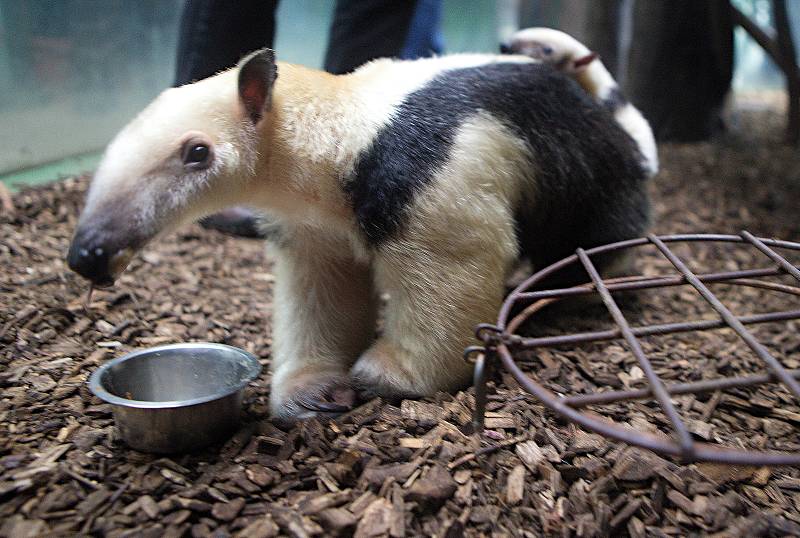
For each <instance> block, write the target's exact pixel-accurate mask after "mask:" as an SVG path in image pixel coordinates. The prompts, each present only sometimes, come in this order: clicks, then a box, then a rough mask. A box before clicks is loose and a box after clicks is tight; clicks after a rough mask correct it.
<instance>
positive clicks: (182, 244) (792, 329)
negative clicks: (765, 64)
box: [0, 112, 800, 537]
mask: <svg viewBox="0 0 800 538" xmlns="http://www.w3.org/2000/svg"><path fill="white" fill-rule="evenodd" d="M737 122H738V123H737V126H736V132H735V134H730V135H728V136H726V137H725V138H724V139H722V140H719V141H717V142H715V143H714V144H697V145H665V146H664V147H663V148H662V160H663V171H662V172H661V173H660V175H659V176H658V177H657V178H656V180H655V181H654V183H653V187H652V189H653V199H654V209H655V222H654V226H653V229H654V231H656V232H658V233H673V232H722V233H735V232H738V231H739V230H740V229H743V228H746V229H749V230H750V231H752V232H753V233H755V234H756V235H760V236H770V237H779V238H783V239H787V240H795V241H797V240H800V219H798V214H797V209H798V200H800V154H798V153H797V151H796V150H794V149H791V148H787V147H785V146H782V145H781V144H779V138H780V135H781V123H780V119H779V118H778V116H777V115H775V114H766V113H763V112H762V113H743V114H740V115H739V116H738V117H737ZM86 184H87V181H86V178H72V179H68V180H66V181H62V182H59V183H56V184H53V185H51V186H48V187H45V188H39V189H32V190H24V191H22V192H19V193H17V194H15V195H14V196H13V198H12V200H11V202H12V203H13V213H9V211H8V208H6V210H5V211H4V213H3V214H2V215H0V294H2V295H0V296H1V297H2V300H0V365H2V366H0V387H2V392H1V393H0V536H14V537H18V536H39V535H75V534H82V535H103V536H154V537H156V536H158V537H160V536H209V535H212V536H219V537H224V536H231V535H241V536H248V537H258V536H276V535H289V536H321V535H335V534H342V535H353V534H354V535H355V536H383V535H389V536H393V537H397V536H405V535H409V536H411V535H436V536H460V535H462V534H466V535H469V536H480V535H498V536H503V535H508V536H539V535H553V536H572V535H574V536H605V535H630V536H637V537H639V536H686V535H718V536H736V535H738V536H786V535H800V472H799V471H798V470H797V469H792V468H774V469H770V468H756V467H728V466H724V465H719V464H694V465H680V464H678V463H677V462H675V461H672V460H670V459H669V458H663V457H660V456H657V455H655V454H652V453H650V452H647V451H645V450H640V449H635V448H631V447H628V446H626V445H624V444H620V443H616V442H612V441H609V440H606V439H604V438H602V437H600V436H598V435H595V434H592V433H589V432H584V431H582V430H580V429H579V428H576V427H575V426H574V425H570V424H568V423H566V422H565V421H564V420H563V419H561V418H559V417H557V416H556V415H554V414H553V413H551V412H549V411H547V410H546V409H545V408H544V407H543V406H542V405H541V404H539V403H537V402H536V401H535V400H534V398H533V397H531V396H530V395H527V394H526V393H524V392H522V391H521V390H520V389H519V388H518V387H517V385H516V384H515V383H514V381H513V380H512V379H511V378H510V377H509V376H508V375H505V374H503V373H498V374H496V376H495V378H494V380H493V381H492V383H491V391H490V393H491V396H490V402H489V413H488V414H487V428H488V430H487V432H486V434H485V435H484V436H482V437H480V438H478V437H476V436H473V435H470V434H469V433H468V431H469V423H470V419H471V411H472V409H473V406H474V398H473V395H472V389H470V390H466V391H462V392H459V393H457V394H455V395H446V394H441V395H439V396H437V397H436V398H432V399H428V400H424V401H410V400H409V401H403V402H393V403H389V402H383V401H381V400H373V401H369V402H366V403H363V404H362V405H361V406H360V407H358V408H357V409H355V410H354V411H352V412H350V413H347V414H346V415H344V416H342V417H340V418H339V419H337V420H336V421H333V422H320V421H316V420H310V421H307V422H304V423H302V424H298V425H297V426H295V427H293V428H291V429H281V428H279V427H277V426H276V425H274V424H272V423H271V422H270V421H269V419H268V406H267V402H268V391H269V388H268V387H269V374H268V369H267V368H265V369H264V373H263V374H262V376H261V378H260V379H259V380H258V382H257V383H255V384H254V385H253V386H252V387H250V388H249V389H248V391H247V395H246V402H245V404H246V407H245V420H244V424H243V426H242V428H241V429H240V430H239V431H238V432H237V433H236V434H235V436H234V437H233V438H231V439H230V440H229V441H227V442H226V443H224V444H223V445H221V446H214V447H210V448H208V449H205V450H203V451H201V452H199V453H196V454H190V455H182V456H170V457H163V456H157V455H150V454H144V453H140V452H136V451H133V450H130V449H128V448H126V447H125V445H124V444H123V443H122V442H121V441H120V440H119V438H118V435H117V433H116V432H115V430H114V426H113V422H112V417H111V412H110V408H109V406H108V405H106V404H104V403H103V402H101V401H100V400H98V399H96V398H94V397H92V396H91V394H90V393H89V391H88V390H87V387H86V380H87V377H88V376H89V374H90V373H91V372H92V371H93V370H94V369H95V368H96V367H97V366H99V365H100V364H102V363H103V362H104V361H106V360H108V359H110V358H112V357H115V356H118V355H120V354H122V353H125V352H127V351H130V350H133V349H137V348H141V347H145V346H152V345H156V344H161V343H171V342H183V341H191V340H196V341H214V342H223V343H227V344H231V345H234V346H239V347H242V348H244V349H247V350H249V351H250V352H252V353H254V354H255V355H257V356H258V357H260V359H261V361H262V363H263V364H264V365H265V366H267V365H268V364H269V358H270V341H271V339H270V312H271V300H272V296H271V287H272V281H273V277H272V275H271V272H270V264H269V262H268V260H267V259H265V256H264V249H263V246H262V245H261V244H259V243H257V242H252V241H247V240H237V239H233V238H227V237H223V236H221V235H219V234H216V233H213V232H208V231H205V230H202V229H201V228H199V227H198V226H192V227H189V228H186V229H184V230H183V231H181V232H180V233H177V234H173V235H171V236H169V237H166V238H163V239H162V240H160V241H158V242H157V243H155V244H153V245H152V246H150V247H149V248H148V249H147V250H146V251H145V252H144V253H143V254H142V255H141V256H139V257H138V258H137V260H136V261H135V262H134V263H133V264H132V266H131V268H130V270H129V271H128V272H127V273H126V274H125V275H124V276H123V277H122V279H121V280H120V282H119V283H118V285H117V286H115V287H114V288H112V289H108V290H96V291H95V294H94V296H93V298H92V303H91V305H90V307H89V308H88V310H87V309H86V308H85V307H84V304H83V302H84V299H85V296H86V291H87V288H86V285H85V283H84V282H82V281H81V280H80V279H79V278H78V277H76V276H75V275H73V274H72V273H70V272H69V271H68V270H67V269H66V267H65V265H64V262H63V258H64V254H65V252H66V248H67V245H68V242H69V239H70V235H71V232H72V230H73V229H74V226H75V222H76V219H77V215H78V213H79V209H80V207H81V203H82V197H83V193H84V191H85V188H86ZM6 205H7V204H6ZM676 251H677V252H678V253H679V254H681V255H683V256H687V257H688V256H689V255H691V256H692V257H693V262H692V268H693V269H695V270H698V271H706V270H720V269H724V270H730V269H735V268H742V267H755V266H765V265H768V264H765V263H764V259H763V257H759V256H760V255H758V254H756V253H753V252H752V251H750V250H748V249H744V248H741V247H726V246H719V245H695V246H693V247H691V248H688V247H686V248H684V247H680V248H677V249H676ZM796 258H797V257H795V259H796ZM636 263H637V266H638V267H639V269H641V270H646V271H648V272H664V271H665V270H666V265H665V264H664V262H663V261H662V260H660V259H659V257H658V255H657V254H656V253H655V252H651V251H643V252H642V255H641V256H640V257H639V258H638V260H637V262H636ZM785 282H786V283H790V282H789V281H788V280H787V281H785ZM714 290H715V292H719V295H720V297H721V298H722V299H723V300H724V301H725V302H726V304H728V305H730V306H731V308H732V309H733V310H734V311H735V313H737V314H740V315H741V314H745V313H751V312H764V311H768V310H777V309H786V308H791V307H792V306H791V305H792V304H794V308H796V307H797V306H796V305H797V299H796V298H795V299H793V300H788V301H787V300H786V299H785V298H784V297H782V296H778V295H776V294H775V293H768V292H764V291H763V290H755V289H751V288H741V287H734V286H716V287H715V288H714ZM623 304H624V309H625V313H626V315H627V316H628V317H629V318H630V319H631V320H632V322H633V324H634V325H636V324H641V323H645V322H660V323H663V322H668V321H674V320H686V319H713V318H714V314H713V313H712V312H711V311H710V309H709V308H708V307H707V306H706V305H705V304H704V302H703V301H702V300H701V299H700V298H699V297H698V296H697V295H696V294H695V293H694V292H693V291H692V290H691V289H688V288H686V287H676V288H670V289H669V290H666V291H660V292H650V293H647V294H643V295H641V296H637V297H635V298H626V299H624V300H623ZM606 318H607V315H606V314H605V313H604V311H603V310H602V309H597V308H595V307H591V306H590V307H587V308H586V309H584V310H583V311H582V312H581V313H580V315H579V314H578V313H577V312H576V311H569V310H564V311H558V310H556V313H555V314H551V315H549V316H546V318H544V319H543V320H542V321H541V323H536V324H535V325H534V327H533V328H532V329H531V331H532V332H534V333H537V334H540V333H545V332H550V333H552V332H564V331H576V330H578V329H581V330H583V329H585V328H587V327H588V328H595V329H596V328H600V327H604V326H608V325H607V322H606ZM486 321H487V322H491V321H493V320H486ZM799 328H800V323H798V322H789V323H776V324H765V325H761V326H759V327H758V328H754V332H755V334H756V335H757V336H758V337H759V338H760V339H761V340H762V341H763V342H764V343H765V344H766V345H767V347H768V349H769V350H770V351H771V352H773V353H774V354H775V355H776V356H778V357H779V358H780V359H781V360H782V362H783V364H784V365H785V366H787V367H789V368H799V367H800V337H799V336H798V329H799ZM729 333H730V331H712V332H704V333H700V334H694V335H681V336H673V337H669V338H652V339H643V346H644V349H645V351H646V352H647V353H648V354H649V356H650V357H651V359H652V361H653V364H654V366H655V368H656V371H657V372H658V373H659V375H661V376H662V377H664V378H665V379H668V380H670V381H690V380H699V379H707V378H712V377H718V376H722V375H728V376H730V375H737V374H742V373H753V372H764V371H765V370H764V367H763V365H761V364H760V363H759V362H758V360H757V359H756V358H755V356H754V355H753V354H752V353H750V352H749V351H748V350H747V348H746V347H745V346H743V345H742V343H741V342H740V341H738V340H737V338H736V337H735V335H733V334H729ZM526 368H529V369H530V371H531V375H533V376H536V378H537V379H539V380H540V381H541V382H542V383H543V384H544V385H545V386H546V387H548V388H549V389H550V390H552V391H553V392H555V393H562V394H572V393H581V392H586V391H590V390H595V389H596V388H598V387H614V388H625V387H633V388H636V387H639V386H642V383H643V382H642V372H641V369H639V368H638V366H637V365H636V364H635V361H634V360H633V359H632V358H631V357H630V356H629V355H628V354H627V352H626V351H625V348H624V345H623V344H621V343H619V342H612V343H609V344H604V345H592V346H586V347H583V348H574V349H573V348H564V349H554V350H549V351H547V352H544V353H540V354H537V355H536V356H529V357H528V360H527V361H526ZM674 402H675V403H676V405H677V407H678V409H679V411H680V412H681V414H682V416H683V417H684V418H685V419H686V421H687V422H688V423H689V425H690V429H691V431H692V433H693V435H695V436H696V438H697V439H698V440H707V441H710V442H720V443H723V444H725V445H727V446H731V447H736V448H748V449H757V448H771V449H781V450H790V451H797V450H800V437H798V429H797V428H798V426H800V409H798V407H797V405H796V402H795V401H794V400H793V398H792V397H791V396H790V395H789V394H788V393H787V392H786V391H785V390H783V389H781V388H778V387H776V386H775V385H769V386H766V387H759V388H754V389H747V390H745V389H736V390H730V391H726V392H724V393H720V394H706V395H696V396H692V395H686V396H679V397H675V398H674ZM592 411H594V412H596V413H600V414H603V415H605V416H607V417H610V418H612V419H613V420H615V421H617V422H619V423H622V424H626V425H629V426H631V427H634V428H638V429H641V430H645V431H655V430H660V431H664V432H668V431H669V428H668V426H667V423H666V420H665V419H664V417H663V415H662V414H661V412H660V411H659V409H658V407H657V406H656V405H654V404H652V403H648V402H646V401H644V402H637V403H625V404H614V405H611V406H606V407H594V408H592Z"/></svg>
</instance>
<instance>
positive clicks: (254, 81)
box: [239, 49, 278, 123]
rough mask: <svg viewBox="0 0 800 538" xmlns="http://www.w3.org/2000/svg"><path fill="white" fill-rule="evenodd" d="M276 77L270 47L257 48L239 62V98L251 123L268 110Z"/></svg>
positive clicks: (272, 52)
mask: <svg viewBox="0 0 800 538" xmlns="http://www.w3.org/2000/svg"><path fill="white" fill-rule="evenodd" d="M276 78H278V67H277V66H276V65H275V52H274V51H272V50H270V49H261V50H257V51H255V52H253V53H251V54H249V55H247V56H245V57H244V58H242V61H240V62H239V100H240V101H241V102H242V105H243V106H244V109H245V111H247V116H248V117H249V118H250V120H252V122H253V123H258V122H259V121H260V120H261V118H263V117H264V113H265V112H267V111H268V110H269V108H270V105H271V103H270V101H271V97H272V86H273V85H274V84H275V79H276Z"/></svg>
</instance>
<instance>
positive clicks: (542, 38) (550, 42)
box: [510, 28, 591, 69]
mask: <svg viewBox="0 0 800 538" xmlns="http://www.w3.org/2000/svg"><path fill="white" fill-rule="evenodd" d="M510 49H511V51H512V52H514V53H516V54H524V55H525V56H529V57H531V58H535V59H537V60H540V61H542V62H544V63H548V64H552V65H555V66H557V67H559V68H563V69H570V68H571V67H572V66H571V63H572V62H574V61H575V60H578V59H580V58H584V57H586V56H587V55H589V54H591V51H590V50H589V48H588V47H586V45H584V44H583V43H581V42H580V41H578V40H577V39H575V38H574V37H572V36H571V35H569V34H567V33H564V32H561V31H559V30H554V29H552V28H526V29H524V30H520V31H518V32H516V33H515V34H514V35H513V36H511V40H510Z"/></svg>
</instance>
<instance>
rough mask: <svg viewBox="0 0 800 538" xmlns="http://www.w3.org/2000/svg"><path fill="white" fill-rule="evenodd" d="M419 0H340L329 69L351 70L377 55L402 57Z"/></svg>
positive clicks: (327, 57)
mask: <svg viewBox="0 0 800 538" xmlns="http://www.w3.org/2000/svg"><path fill="white" fill-rule="evenodd" d="M416 4H417V1H416V0H371V1H369V2H364V1H363V0H337V2H336V8H335V9H334V13H333V23H332V24H331V30H330V34H329V36H328V50H327V53H326V55H325V70H326V71H328V72H330V73H334V74H342V73H349V72H350V71H352V70H354V69H355V68H357V67H359V66H360V65H362V64H364V63H366V62H368V61H370V60H374V59H375V58H383V57H398V56H399V55H400V51H401V50H402V49H403V45H404V44H405V41H406V36H407V35H408V29H409V26H410V25H411V19H412V17H413V15H414V8H415V7H416Z"/></svg>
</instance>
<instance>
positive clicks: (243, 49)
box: [175, 0, 278, 86]
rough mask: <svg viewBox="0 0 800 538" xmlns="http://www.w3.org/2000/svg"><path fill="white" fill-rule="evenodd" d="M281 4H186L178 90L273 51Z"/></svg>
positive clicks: (269, 0)
mask: <svg viewBox="0 0 800 538" xmlns="http://www.w3.org/2000/svg"><path fill="white" fill-rule="evenodd" d="M277 6H278V0H236V1H235V2H233V1H231V0H187V1H186V4H185V5H184V10H183V15H182V17H181V26H180V35H179V38H178V59H177V65H176V68H175V86H181V85H183V84H188V83H190V82H192V81H195V80H201V79H204V78H206V77H209V76H211V75H213V74H215V73H217V72H218V71H222V70H223V69H227V68H229V67H233V66H234V65H236V62H238V61H239V60H240V59H241V57H242V56H244V55H245V54H247V53H248V52H252V51H254V50H256V49H260V48H262V47H272V42H273V39H274V35H275V9H276V8H277Z"/></svg>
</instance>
